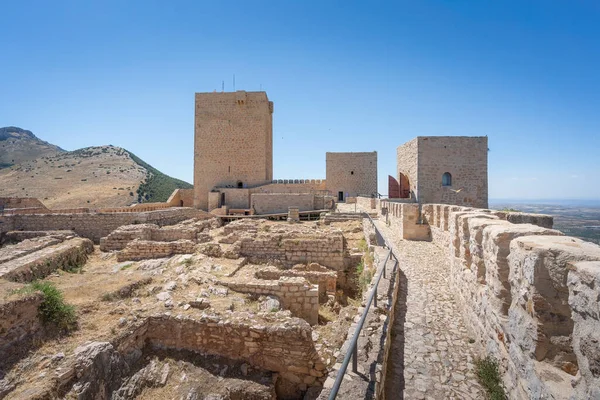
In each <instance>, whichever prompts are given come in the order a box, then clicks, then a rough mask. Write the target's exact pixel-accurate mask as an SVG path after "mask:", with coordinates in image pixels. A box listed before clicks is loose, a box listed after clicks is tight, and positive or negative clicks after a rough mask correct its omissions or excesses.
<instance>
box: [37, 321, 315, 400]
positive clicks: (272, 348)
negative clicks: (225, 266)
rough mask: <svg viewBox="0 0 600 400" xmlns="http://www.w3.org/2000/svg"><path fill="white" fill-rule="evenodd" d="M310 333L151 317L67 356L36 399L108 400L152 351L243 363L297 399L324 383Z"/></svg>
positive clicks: (299, 326)
mask: <svg viewBox="0 0 600 400" xmlns="http://www.w3.org/2000/svg"><path fill="white" fill-rule="evenodd" d="M311 333H312V329H311V327H310V326H309V325H308V324H307V323H306V322H305V321H303V320H301V319H299V318H286V319H283V320H282V319H278V320H273V319H270V318H269V316H268V315H264V316H261V317H258V316H257V315H256V314H252V313H230V314H229V315H228V316H227V318H226V319H225V318H223V316H222V315H202V316H201V317H200V318H198V319H195V318H191V317H186V316H178V317H177V318H175V317H171V316H168V315H155V316H152V317H149V318H146V319H145V320H143V321H141V322H138V323H137V324H136V325H135V326H132V327H131V329H128V330H126V331H125V332H123V334H122V335H121V336H119V337H118V338H116V339H115V340H113V341H112V343H108V342H91V343H86V344H84V345H82V346H80V347H78V348H76V349H75V351H74V357H72V358H71V357H68V356H67V357H68V359H67V361H66V363H63V364H62V365H61V371H60V373H58V374H57V378H56V379H54V380H53V381H52V385H48V386H47V387H46V388H44V390H43V391H42V393H43V394H40V398H42V397H43V398H51V397H52V396H53V393H60V392H68V391H69V390H71V389H72V388H75V387H77V388H78V391H79V392H80V393H81V392H83V393H85V394H86V395H88V396H94V395H97V394H98V393H101V394H103V395H105V397H106V398H111V397H114V394H115V391H117V390H118V389H119V387H120V386H121V384H122V380H123V379H124V378H128V377H130V375H129V374H132V373H133V372H135V371H137V368H136V366H139V364H138V363H140V362H142V363H143V360H142V357H143V356H144V353H145V351H146V350H153V349H160V350H167V351H169V350H174V351H182V350H183V351H191V352H196V353H199V354H204V355H206V354H209V355H216V356H221V357H224V358H229V359H232V360H241V361H245V362H247V363H249V364H250V365H251V366H253V367H255V368H257V369H262V370H266V371H271V372H274V373H276V374H274V375H273V377H274V380H275V382H274V383H275V386H276V387H278V386H283V387H284V392H283V393H286V389H287V390H289V387H290V385H291V386H293V387H294V388H295V389H296V391H297V393H301V392H303V391H306V389H307V388H308V387H311V386H320V385H322V383H323V382H324V380H325V377H324V375H325V373H326V371H325V368H326V367H325V364H324V363H323V362H322V360H321V359H320V357H319V354H318V353H317V351H316V349H315V346H314V343H313V341H312V338H311ZM82 388H85V389H86V390H82ZM38 393H39V392H38ZM38 393H36V394H38ZM288 393H289V392H288ZM83 397H85V395H84V396H83ZM296 397H297V396H296ZM103 398H104V397H103ZM236 398H237V397H236Z"/></svg>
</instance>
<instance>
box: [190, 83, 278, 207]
mask: <svg viewBox="0 0 600 400" xmlns="http://www.w3.org/2000/svg"><path fill="white" fill-rule="evenodd" d="M272 114H273V102H271V101H269V99H268V98H267V94H266V93H265V92H245V91H237V92H235V93H196V111H195V126H194V206H195V207H196V208H201V209H203V210H206V209H208V193H209V192H210V191H211V190H212V189H213V188H214V187H217V186H229V187H236V188H244V187H247V186H254V185H260V184H265V183H267V182H270V181H271V180H272V179H273V116H272Z"/></svg>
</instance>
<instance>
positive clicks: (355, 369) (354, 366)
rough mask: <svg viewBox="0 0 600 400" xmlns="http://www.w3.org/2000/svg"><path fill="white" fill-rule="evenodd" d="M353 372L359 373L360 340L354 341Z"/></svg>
mask: <svg viewBox="0 0 600 400" xmlns="http://www.w3.org/2000/svg"><path fill="white" fill-rule="evenodd" d="M352 372H354V373H355V374H356V373H358V340H357V341H356V342H354V348H353V349H352Z"/></svg>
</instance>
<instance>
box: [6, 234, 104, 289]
mask: <svg viewBox="0 0 600 400" xmlns="http://www.w3.org/2000/svg"><path fill="white" fill-rule="evenodd" d="M93 251H94V245H93V243H92V241H91V240H89V239H85V238H73V239H68V240H65V241H64V242H62V243H59V244H55V245H51V246H48V247H44V248H42V249H40V250H37V251H33V252H31V253H28V254H26V255H23V256H22V257H19V258H15V259H12V260H10V261H7V262H4V263H2V264H0V278H3V279H7V280H9V281H14V282H31V281H33V280H35V279H41V278H44V277H46V276H48V275H49V274H51V273H52V272H54V271H56V270H57V269H71V268H76V267H80V266H82V265H83V264H85V261H86V260H87V255H88V254H89V253H91V252H93Z"/></svg>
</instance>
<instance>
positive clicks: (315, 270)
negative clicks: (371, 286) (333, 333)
mask: <svg viewBox="0 0 600 400" xmlns="http://www.w3.org/2000/svg"><path fill="white" fill-rule="evenodd" d="M254 276H256V277H257V278H258V279H270V280H278V279H279V278H281V277H283V276H290V277H300V278H305V279H306V280H307V281H309V282H310V283H311V284H313V285H318V287H319V300H320V301H321V302H325V301H327V295H335V289H336V281H337V276H338V274H337V272H335V271H331V270H328V269H327V268H325V267H322V266H320V265H319V264H316V263H313V264H309V265H296V266H294V267H293V268H292V269H279V268H277V267H273V266H269V267H266V268H261V269H259V270H258V271H256V273H255V274H254Z"/></svg>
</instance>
